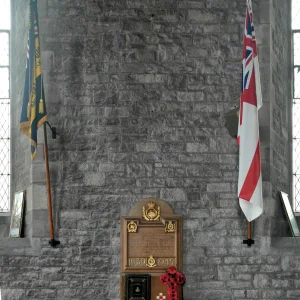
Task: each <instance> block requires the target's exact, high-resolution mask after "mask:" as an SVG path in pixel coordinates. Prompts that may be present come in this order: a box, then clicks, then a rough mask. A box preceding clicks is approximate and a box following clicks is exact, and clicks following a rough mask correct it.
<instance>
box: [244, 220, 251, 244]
mask: <svg viewBox="0 0 300 300" xmlns="http://www.w3.org/2000/svg"><path fill="white" fill-rule="evenodd" d="M243 244H247V245H248V247H251V245H253V244H254V240H252V223H251V222H248V239H247V240H243Z"/></svg>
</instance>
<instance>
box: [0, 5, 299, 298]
mask: <svg viewBox="0 0 300 300" xmlns="http://www.w3.org/2000/svg"><path fill="white" fill-rule="evenodd" d="M282 2H283V1H279V0H273V1H256V0H255V1H253V6H254V14H255V24H256V25H257V26H256V29H257V30H256V31H257V36H258V44H259V51H260V55H261V56H260V62H261V73H262V82H263V97H264V106H263V110H262V112H263V114H262V112H261V114H262V116H263V117H260V120H261V127H262V128H261V129H262V131H261V139H262V148H263V151H262V158H263V181H264V196H265V199H266V201H265V203H266V210H265V212H264V215H263V216H262V217H260V218H259V219H258V220H257V221H256V222H255V224H254V225H255V230H254V233H255V245H254V246H252V247H251V248H248V247H247V246H245V245H242V240H243V239H245V238H246V233H247V222H246V220H245V218H244V216H243V214H242V212H241V210H240V208H239V206H238V201H237V197H236V195H237V175H238V148H237V145H236V141H235V140H234V139H233V138H232V137H231V136H230V135H229V133H228V131H227V129H226V128H225V119H224V114H225V113H226V112H228V111H229V110H230V109H232V108H233V107H235V106H237V105H238V104H239V93H240V80H241V57H242V35H243V30H244V14H245V1H244V0H233V1H227V0H198V1H188V0H144V1H136V0H127V1H125V0H123V1H120V0H111V1H103V0H102V1H101V0H85V1H82V0H63V1H61V0H39V9H40V10H39V14H40V37H41V43H42V49H43V53H42V56H43V70H44V80H45V88H46V97H47V98H46V103H47V109H48V115H49V121H50V123H51V125H52V126H56V127H57V131H58V138H57V139H56V140H51V139H50V138H49V151H50V161H51V166H50V168H51V175H52V177H51V179H52V193H53V202H54V208H55V213H56V214H55V220H56V233H57V236H58V237H59V240H60V241H61V246H60V247H59V248H57V249H52V248H50V247H49V246H48V245H47V235H42V236H43V237H45V238H44V239H41V244H38V246H36V244H34V245H32V244H30V243H29V246H28V245H27V246H26V247H25V246H24V245H20V246H19V248H18V247H15V248H14V251H10V253H11V255H2V256H1V257H0V287H1V288H2V295H3V296H2V299H3V300H8V299H13V300H18V299H22V300H23V299H26V300H27V299H41V298H43V299H44V298H52V299H73V300H77V299H78V300H79V299H82V298H83V297H84V298H85V299H98V298H99V299H100V298H101V299H107V300H115V299H119V264H120V262H119V259H120V256H119V252H120V242H119V235H120V233H119V230H120V224H119V217H120V215H122V214H127V213H128V212H129V210H130V208H131V207H132V206H133V205H134V203H136V201H138V200H140V199H142V198H145V197H156V198H161V199H163V200H165V201H167V202H168V203H169V204H170V206H171V207H172V208H173V209H174V212H175V213H177V214H181V215H183V216H184V270H183V271H184V273H185V274H186V277H187V282H186V285H185V289H184V299H185V300H196V299H211V300H212V299H236V300H238V299H276V298H279V299H294V298H295V297H296V298H297V297H298V295H299V294H300V290H299V289H298V288H299V280H298V275H299V272H300V263H299V260H300V253H298V252H297V249H296V248H295V247H293V245H289V247H287V248H284V247H283V248H282V245H283V244H285V243H286V241H283V242H282V241H281V240H279V241H278V242H277V243H275V244H274V243H273V242H272V241H273V240H271V238H270V236H271V235H275V236H281V235H283V233H285V232H286V230H287V229H288V226H287V224H286V222H285V219H284V216H283V214H282V213H280V212H279V211H280V210H279V204H278V203H279V202H278V199H276V197H277V196H276V195H277V194H276V193H277V189H279V188H280V189H283V190H285V191H287V189H288V181H287V178H288V169H287V168H286V164H287V155H288V150H287V148H284V149H283V150H282V151H281V150H280V149H281V147H279V146H280V145H281V142H282V143H283V142H284V141H285V143H286V142H287V141H288V135H287V132H288V131H287V129H288V118H287V116H288V106H287V101H288V97H287V94H285V91H287V89H288V86H287V84H286V85H284V84H283V83H282V81H281V80H282V78H285V77H286V75H287V74H288V59H289V57H288V46H285V43H286V42H287V38H284V36H286V35H288V34H289V29H288V24H289V23H288V22H287V20H288V19H289V6H288V5H286V4H285V3H289V1H287V0H284V3H282ZM25 4H26V5H27V4H28V3H27V2H26V3H25ZM25 4H24V3H23V4H20V3H19V2H17V1H13V5H12V11H13V15H14V18H13V20H15V22H16V24H17V25H16V29H15V30H13V31H12V35H13V38H12V43H13V46H12V48H13V49H14V53H15V59H14V60H13V62H12V74H13V78H12V83H13V86H14V82H15V81H16V82H19V81H20V82H19V85H20V87H19V85H18V89H16V90H15V91H14V94H13V99H12V100H13V102H14V103H16V104H17V103H19V102H20V99H21V98H22V97H21V96H22V87H23V84H22V80H23V77H22V74H23V73H22V72H23V68H22V63H21V62H22V61H23V57H24V51H23V50H22V49H25V45H26V38H27V37H26V38H25V36H26V34H25V31H26V25H25V21H24V20H23V18H24V15H25V11H26V7H25ZM270 16H271V18H269V17H270ZM20 19H22V20H20ZM20 22H22V24H21V23H20ZM271 32H272V36H271ZM24 34H25V35H24ZM275 41H276V43H277V46H276V45H273V43H274V44H275ZM21 43H22V45H21ZM14 45H15V46H14ZM271 47H272V49H271ZM277 47H278V48H277ZM280 47H281V48H282V49H284V51H283V52H282V51H281V50H280ZM270 53H272V55H271V56H270V55H269V54H270ZM282 60H284V61H285V62H286V64H283V65H281V66H278V63H277V62H279V61H282ZM24 62H25V58H24ZM277 68H280V70H278V69H277ZM281 72H283V73H281ZM277 73H278V75H277ZM284 74H285V75H284ZM271 75H272V77H271ZM271 78H272V82H271ZM277 78H278V81H277V82H276V81H274V80H277ZM280 78H281V80H280ZM274 89H275V90H276V97H277V98H275V97H272V96H271V95H273V94H272V91H273V90H274ZM280 95H281V96H282V97H281V96H280ZM275 100H276V102H275ZM282 106H285V107H286V114H284V113H281V108H282ZM17 107H18V106H17V105H16V109H15V112H16V114H14V115H13V116H14V117H13V118H14V124H15V128H16V127H17V122H18V118H19V117H18V114H19V112H18V109H17ZM273 115H274V116H277V115H279V116H280V120H282V122H281V121H279V119H278V118H277V119H275V117H273ZM283 121H285V122H283ZM276 126H280V128H281V131H279V132H277V129H276V128H277V127H276ZM275 132H276V135H275ZM275 136H276V138H278V139H277V140H276V139H275ZM13 137H16V141H15V146H14V147H15V149H16V150H15V152H14V157H16V159H15V164H16V169H15V172H14V176H13V178H14V187H15V188H16V189H18V188H25V187H26V185H27V184H28V185H31V186H33V187H34V188H35V187H36V186H40V187H41V191H39V194H38V197H37V196H35V197H34V196H31V197H30V201H31V203H32V206H33V207H35V208H36V210H37V211H38V212H37V213H39V216H40V219H41V218H42V217H41V216H43V211H44V210H45V207H44V205H45V204H43V203H46V201H47V199H46V195H45V193H44V194H43V190H42V189H43V188H44V186H45V183H44V179H43V177H42V176H41V175H42V169H41V168H42V166H41V165H42V161H43V157H42V155H41V157H40V160H38V161H37V162H35V163H34V164H33V166H32V167H31V168H32V169H31V174H33V175H31V179H30V178H29V177H28V175H27V174H28V173H26V170H27V167H28V169H29V168H30V165H31V163H30V161H29V147H28V150H26V147H25V146H26V143H27V141H26V139H25V137H22V136H20V135H19V133H16V132H15V133H14V135H13ZM41 140H42V139H41ZM275 141H279V142H280V143H279V142H276V143H275ZM278 143H279V144H278ZM28 145H29V144H28ZM277 145H279V146H278V147H277ZM40 147H41V146H40ZM18 149H22V152H18V153H17V150H18ZM20 153H22V155H23V156H21V154H20ZM27 153H28V154H27ZM21 157H23V160H22V159H21ZM24 157H26V159H25V163H24ZM27 157H28V158H27ZM18 170H19V172H17V171H18ZM21 170H22V171H21ZM35 170H37V173H36V172H35ZM279 171H282V172H279ZM20 172H22V173H20ZM21 174H24V176H25V177H23V176H21ZM36 174H38V175H36ZM32 194H33V193H32ZM43 201H44V202H43ZM276 201H277V202H276ZM280 209H282V208H280ZM33 210H34V209H33ZM275 218H276V219H277V220H276V222H277V223H276V222H275ZM31 219H34V218H32V217H31ZM34 224H39V225H41V224H43V226H47V225H48V224H47V220H46V218H44V221H43V222H42V221H41V220H38V222H35V220H33V222H32V224H31V225H30V226H32V227H33V226H36V225H34ZM274 224H275V225H274ZM44 232H46V229H45V230H44ZM30 234H31V235H32V232H30V230H29V233H28V236H30ZM33 235H34V234H33ZM37 235H40V236H41V233H39V234H37ZM0 247H1V246H0ZM7 249H9V247H8V248H7ZM30 249H31V250H30ZM32 249H33V250H32ZM2 253H3V252H0V254H2ZM4 254H5V253H4Z"/></svg>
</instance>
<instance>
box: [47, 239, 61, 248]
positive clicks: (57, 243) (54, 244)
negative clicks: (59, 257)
mask: <svg viewBox="0 0 300 300" xmlns="http://www.w3.org/2000/svg"><path fill="white" fill-rule="evenodd" d="M59 244H60V241H57V240H55V239H51V240H50V241H49V245H50V246H51V247H53V248H55V247H56V246H57V245H59Z"/></svg>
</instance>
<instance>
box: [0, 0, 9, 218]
mask: <svg viewBox="0 0 300 300" xmlns="http://www.w3.org/2000/svg"><path fill="white" fill-rule="evenodd" d="M9 40H10V0H0V213H2V212H9V210H10V89H9V86H10V68H9V61H10V58H9V50H10V49H9V45H10V43H9Z"/></svg>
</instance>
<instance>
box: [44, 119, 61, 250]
mask: <svg viewBox="0 0 300 300" xmlns="http://www.w3.org/2000/svg"><path fill="white" fill-rule="evenodd" d="M46 123H47V122H45V123H44V155H45V164H46V181H47V193H48V215H49V223H50V241H49V244H50V245H51V246H52V247H55V246H56V245H58V244H60V241H57V240H55V239H54V230H53V217H52V201H51V185H50V173H49V158H48V143H47V130H46ZM49 126H50V125H49ZM50 128H51V127H50Z"/></svg>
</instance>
